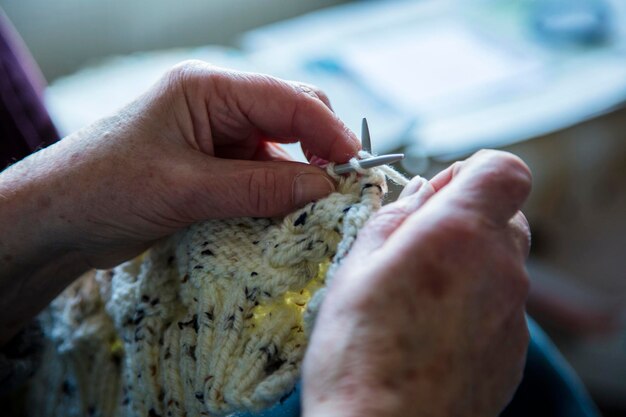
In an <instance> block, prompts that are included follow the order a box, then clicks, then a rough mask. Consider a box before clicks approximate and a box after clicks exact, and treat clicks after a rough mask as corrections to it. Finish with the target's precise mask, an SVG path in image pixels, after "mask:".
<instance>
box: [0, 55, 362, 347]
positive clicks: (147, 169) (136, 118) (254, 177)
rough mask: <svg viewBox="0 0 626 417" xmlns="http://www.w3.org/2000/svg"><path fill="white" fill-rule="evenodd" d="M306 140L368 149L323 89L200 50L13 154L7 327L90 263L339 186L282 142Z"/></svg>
mask: <svg viewBox="0 0 626 417" xmlns="http://www.w3.org/2000/svg"><path fill="white" fill-rule="evenodd" d="M298 140H299V141H300V142H301V144H302V147H303V149H304V150H305V152H306V153H308V154H313V155H317V156H319V157H320V158H323V159H326V160H330V161H336V162H346V161H347V160H348V159H349V158H350V157H352V156H354V155H355V154H356V152H357V151H358V149H359V142H358V140H357V139H356V137H355V136H354V134H352V133H351V132H350V131H349V130H348V129H346V127H345V126H344V125H343V123H342V122H341V121H340V120H339V119H338V118H337V117H336V116H335V115H334V114H333V112H332V111H331V109H330V107H329V103H328V99H327V98H326V96H325V95H324V94H323V93H321V92H320V91H318V90H316V89H314V88H312V87H310V86H306V85H303V84H298V83H293V82H287V81H282V80H279V79H276V78H272V77H269V76H265V75H259V74H249V73H241V72H234V71H227V70H223V69H219V68H216V67H212V66H210V65H208V64H205V63H202V62H189V63H184V64H181V65H179V66H178V67H176V68H175V69H173V70H172V71H170V72H169V73H168V74H167V75H166V76H165V77H164V78H163V79H162V80H161V81H160V82H159V83H158V84H157V85H156V86H155V87H154V88H153V89H152V90H151V91H149V92H148V93H146V94H145V95H143V96H142V97H140V98H139V99H137V100H136V101H135V102H134V103H132V104H130V105H129V106H127V107H126V108H124V109H122V110H121V111H120V112H119V113H118V114H116V115H114V116H112V117H109V118H107V119H105V120H102V121H101V122H99V123H96V124H95V125H93V126H90V127H87V128H86V129H83V130H82V131H80V132H77V133H75V134H73V135H71V136H69V137H67V138H65V139H63V140H61V141H60V142H59V143H57V144H55V145H53V146H50V147H49V148H46V149H43V150H41V151H39V152H37V153H35V154H34V155H31V156H30V157H28V158H26V159H25V160H23V161H20V162H18V163H16V164H15V165H13V166H11V167H10V168H8V169H7V170H5V171H4V172H2V173H1V174H0V230H2V235H3V236H2V240H0V294H1V296H0V297H1V298H0V301H2V302H1V303H0V305H2V306H3V315H4V316H5V317H7V315H9V316H10V317H7V321H9V322H10V323H6V326H2V327H3V328H4V329H5V330H6V329H9V328H15V327H16V326H17V325H18V324H19V323H20V322H23V321H24V320H27V319H28V318H29V317H30V316H32V315H33V314H34V313H36V312H37V311H38V310H39V309H41V308H42V307H43V306H44V305H45V304H46V303H47V302H48V301H50V299H51V298H52V297H53V296H54V295H55V294H57V293H58V292H59V291H60V290H61V289H62V288H63V287H64V286H65V285H67V284H68V283H69V282H70V280H71V279H73V278H74V277H75V276H77V274H78V273H80V272H82V271H83V270H85V269H87V268H90V267H96V268H104V267H110V266H113V265H116V264H118V263H120V262H122V261H124V260H126V259H129V258H131V257H133V256H135V255H137V254H139V253H141V251H143V250H144V249H145V248H147V247H148V246H149V245H150V244H151V243H152V242H154V241H155V240H157V239H159V238H162V237H164V236H167V235H169V234H171V233H173V232H175V231H176V230H178V229H179V228H182V227H184V226H187V225H189V224H191V223H193V222H197V221H200V220H203V219H207V218H223V217H237V216H275V215H280V214H284V213H287V212H289V211H292V210H293V209H295V208H296V207H299V206H302V205H304V204H305V203H307V202H309V201H312V200H315V199H318V198H320V197H323V196H325V195H327V194H328V193H330V192H332V191H333V189H334V185H333V183H332V181H331V180H330V178H328V177H327V176H326V174H325V173H324V172H323V171H322V170H321V169H319V168H317V167H315V166H312V165H308V164H302V163H295V162H289V161H288V159H289V157H288V156H287V155H286V154H285V153H284V151H281V150H280V148H279V147H278V146H277V145H276V143H277V142H279V143H286V142H295V141H298ZM44 277H47V278H45V279H44ZM24 297H29V302H28V303H23V302H20V303H19V305H16V304H15V300H17V299H19V300H24ZM8 333H12V331H8ZM0 339H1V338H0Z"/></svg>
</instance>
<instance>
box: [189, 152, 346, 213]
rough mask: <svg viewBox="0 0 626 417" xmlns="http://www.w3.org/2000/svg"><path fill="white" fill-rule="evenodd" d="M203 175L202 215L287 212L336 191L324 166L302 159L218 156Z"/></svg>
mask: <svg viewBox="0 0 626 417" xmlns="http://www.w3.org/2000/svg"><path fill="white" fill-rule="evenodd" d="M203 174H204V175H202V177H203V178H202V179H201V182H202V185H201V187H199V188H200V189H201V190H204V191H205V193H204V195H203V197H202V198H203V199H206V200H205V201H206V204H203V205H204V206H205V209H204V210H202V211H203V213H202V214H203V215H204V216H205V217H211V218H225V217H242V216H251V217H273V216H278V215H283V214H287V213H289V212H292V211H294V210H296V209H298V208H300V207H302V206H304V205H305V204H307V203H309V202H311V201H315V200H318V199H320V198H323V197H326V196H327V195H328V194H330V193H331V192H333V191H335V185H334V183H333V181H332V179H331V178H330V177H329V176H328V175H326V173H325V172H324V171H323V170H322V169H320V168H317V167H315V166H312V165H309V164H303V163H298V162H287V161H241V160H226V159H217V158H216V159H213V160H212V161H211V164H210V171H209V172H204V173H203Z"/></svg>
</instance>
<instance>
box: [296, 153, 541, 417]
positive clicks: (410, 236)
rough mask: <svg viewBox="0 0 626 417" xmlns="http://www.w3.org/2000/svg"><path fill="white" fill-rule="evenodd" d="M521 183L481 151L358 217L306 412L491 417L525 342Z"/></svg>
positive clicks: (508, 159) (310, 380) (505, 163)
mask: <svg viewBox="0 0 626 417" xmlns="http://www.w3.org/2000/svg"><path fill="white" fill-rule="evenodd" d="M530 182H531V179H530V172H529V170H528V168H527V167H526V165H524V163H523V162H521V161H520V160H519V158H517V157H514V156H512V155H510V154H506V153H503V152H495V151H486V152H479V153H478V154H476V155H474V156H472V157H471V158H469V159H468V160H466V161H464V162H461V163H457V164H455V165H453V166H452V167H451V168H449V169H447V170H446V171H444V172H442V173H441V174H439V175H438V176H436V177H435V178H434V179H433V180H431V181H430V182H428V181H424V180H421V179H416V180H414V181H413V182H412V183H410V184H409V186H408V187H407V189H405V193H404V195H403V196H402V198H401V199H400V200H398V201H397V202H396V203H393V204H390V205H388V206H386V207H384V208H383V209H382V210H381V211H380V212H379V213H377V214H376V215H375V216H374V217H373V218H372V219H371V220H370V221H369V222H368V224H367V225H366V226H365V227H364V228H363V230H362V231H361V232H360V233H359V236H358V238H357V241H356V242H355V245H354V247H353V249H352V251H351V253H350V254H349V256H348V257H347V258H346V259H345V261H344V264H343V265H342V267H341V268H340V269H339V270H338V271H337V275H336V277H335V278H334V281H333V282H332V284H331V286H330V288H329V290H328V293H327V295H326V299H325V301H324V304H323V305H322V308H321V310H320V313H319V316H318V318H317V324H316V327H315V329H314V332H313V336H312V340H311V343H310V346H309V350H308V351H307V356H306V358H305V364H304V390H303V395H304V410H305V416H309V417H311V416H318V415H319V416H362V417H367V416H442V417H443V416H481V417H486V416H496V415H498V413H499V412H500V411H501V410H502V408H503V407H504V406H505V405H506V404H507V402H508V401H509V400H510V399H511V396H512V394H513V392H514V390H515V388H516V386H517V384H518V383H519V381H520V378H521V373H522V369H523V365H524V359H525V353H526V348H527V343H528V331H527V328H526V322H525V316H524V302H525V299H526V295H527V291H528V278H527V275H526V271H525V268H524V261H525V259H526V256H527V254H528V248H529V239H530V235H529V230H528V224H527V223H526V220H525V218H524V216H523V215H522V214H521V212H519V211H518V210H519V209H520V207H521V205H522V203H523V202H524V200H525V199H526V197H527V196H528V193H529V191H530ZM418 188H419V190H417V189H418ZM416 190H417V191H416Z"/></svg>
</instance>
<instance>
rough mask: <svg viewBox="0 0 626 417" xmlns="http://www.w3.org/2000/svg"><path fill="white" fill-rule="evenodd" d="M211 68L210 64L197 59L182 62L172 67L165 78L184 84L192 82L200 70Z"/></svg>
mask: <svg viewBox="0 0 626 417" xmlns="http://www.w3.org/2000/svg"><path fill="white" fill-rule="evenodd" d="M210 68H212V67H211V65H210V64H208V63H206V62H204V61H200V60H197V59H190V60H186V61H182V62H180V63H178V64H176V65H174V66H173V67H172V68H171V69H170V70H169V71H168V72H167V77H168V78H170V79H172V80H176V81H178V82H182V83H186V82H189V80H193V79H194V78H195V77H196V76H197V75H198V73H199V72H200V71H201V70H207V69H210Z"/></svg>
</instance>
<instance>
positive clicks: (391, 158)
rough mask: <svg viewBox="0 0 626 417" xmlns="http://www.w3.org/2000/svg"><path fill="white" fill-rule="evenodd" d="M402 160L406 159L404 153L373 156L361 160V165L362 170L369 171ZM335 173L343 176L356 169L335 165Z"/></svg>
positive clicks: (347, 165)
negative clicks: (368, 169)
mask: <svg viewBox="0 0 626 417" xmlns="http://www.w3.org/2000/svg"><path fill="white" fill-rule="evenodd" d="M402 159H404V154H403V153H390V154H387V155H380V156H373V157H371V158H367V159H361V160H360V161H359V165H360V166H361V168H364V169H367V168H374V167H377V166H381V165H389V164H393V163H394V162H398V161H400V160H402ZM334 171H335V174H337V175H342V174H348V173H350V172H353V171H355V169H354V167H353V166H352V165H350V164H341V165H335V168H334Z"/></svg>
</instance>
